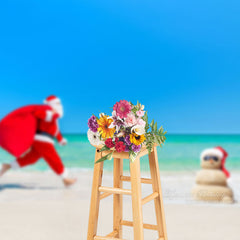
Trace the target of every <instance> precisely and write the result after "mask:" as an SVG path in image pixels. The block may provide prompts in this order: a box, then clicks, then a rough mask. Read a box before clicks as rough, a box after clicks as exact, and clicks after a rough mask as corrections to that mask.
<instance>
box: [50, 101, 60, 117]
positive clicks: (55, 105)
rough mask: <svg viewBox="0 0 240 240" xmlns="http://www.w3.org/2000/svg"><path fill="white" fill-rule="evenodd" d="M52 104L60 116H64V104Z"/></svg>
mask: <svg viewBox="0 0 240 240" xmlns="http://www.w3.org/2000/svg"><path fill="white" fill-rule="evenodd" d="M50 106H51V107H52V108H53V109H54V110H55V111H56V112H57V114H58V115H59V117H60V118H62V117H63V106H62V105H61V104H50Z"/></svg>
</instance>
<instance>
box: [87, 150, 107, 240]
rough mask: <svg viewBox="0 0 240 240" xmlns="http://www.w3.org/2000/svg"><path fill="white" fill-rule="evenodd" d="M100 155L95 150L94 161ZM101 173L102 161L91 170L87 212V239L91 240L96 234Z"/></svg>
mask: <svg viewBox="0 0 240 240" xmlns="http://www.w3.org/2000/svg"><path fill="white" fill-rule="evenodd" d="M101 155H102V154H101V153H99V152H97V151H96V154H95V162H96V161H97V160H98V159H100V158H101ZM102 174H103V162H99V163H97V164H95V165H94V170H93V183H92V195H91V204H90V212H89V222H88V236H87V240H93V239H94V237H95V235H96V234H97V224H98V213H99V203H100V192H99V190H98V188H99V187H100V186H101V184H102Z"/></svg>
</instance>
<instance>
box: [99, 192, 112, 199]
mask: <svg viewBox="0 0 240 240" xmlns="http://www.w3.org/2000/svg"><path fill="white" fill-rule="evenodd" d="M111 195H112V193H109V192H105V193H102V194H101V195H100V200H102V199H104V198H106V197H108V196H111Z"/></svg>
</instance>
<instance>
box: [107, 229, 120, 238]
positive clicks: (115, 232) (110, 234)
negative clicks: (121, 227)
mask: <svg viewBox="0 0 240 240" xmlns="http://www.w3.org/2000/svg"><path fill="white" fill-rule="evenodd" d="M117 234H118V232H117V231H115V230H114V231H112V232H111V233H109V234H108V235H106V236H105V237H116V236H117Z"/></svg>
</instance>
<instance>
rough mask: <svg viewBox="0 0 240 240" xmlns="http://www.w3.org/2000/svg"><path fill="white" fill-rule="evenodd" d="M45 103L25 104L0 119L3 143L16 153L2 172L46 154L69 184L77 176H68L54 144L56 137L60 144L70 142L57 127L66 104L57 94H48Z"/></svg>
mask: <svg viewBox="0 0 240 240" xmlns="http://www.w3.org/2000/svg"><path fill="white" fill-rule="evenodd" d="M44 103H45V104H44V105H30V106H26V107H22V108H20V109H17V110H15V111H14V112H12V113H10V114H9V115H7V116H6V117H5V118H4V119H2V120H1V122H0V146H1V147H2V148H3V149H5V150H6V151H8V152H9V153H11V154H12V155H14V156H15V157H16V160H15V161H13V162H12V163H11V164H3V165H2V169H1V171H0V176H2V175H3V174H4V173H6V172H7V171H8V170H9V169H11V168H12V169H16V168H22V167H25V166H28V165H31V164H34V163H36V162H37V161H38V160H39V159H40V158H43V159H44V160H45V161H46V162H47V163H48V165H49V166H50V167H51V169H52V170H53V171H54V172H55V173H56V174H57V175H58V176H60V177H61V178H62V180H63V183H64V184H65V186H69V185H71V184H73V183H75V182H76V179H72V178H69V177H68V174H67V171H66V169H65V167H64V165H63V163H62V161H61V158H60V157H59V155H58V153H57V151H56V149H55V147H54V138H55V139H56V140H57V141H58V143H59V144H60V145H66V143H67V141H66V139H65V138H63V137H62V134H61V132H60V130H59V127H58V119H59V118H61V117H63V106H62V104H61V101H60V99H59V98H57V97H56V96H49V97H47V98H46V99H45V101H44Z"/></svg>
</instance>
